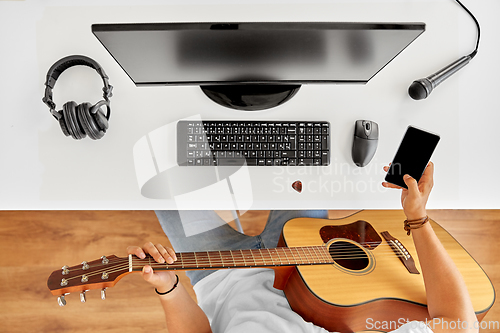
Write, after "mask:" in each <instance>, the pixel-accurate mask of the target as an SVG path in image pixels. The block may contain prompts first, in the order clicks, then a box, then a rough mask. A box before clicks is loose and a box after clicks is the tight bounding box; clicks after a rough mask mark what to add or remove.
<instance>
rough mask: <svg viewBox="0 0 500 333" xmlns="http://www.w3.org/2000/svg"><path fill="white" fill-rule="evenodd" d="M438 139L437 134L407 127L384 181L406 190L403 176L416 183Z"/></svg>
mask: <svg viewBox="0 0 500 333" xmlns="http://www.w3.org/2000/svg"><path fill="white" fill-rule="evenodd" d="M439 139H440V137H439V135H437V134H433V133H430V132H427V131H424V130H421V129H418V128H415V127H413V126H408V129H407V130H406V133H405V135H404V137H403V140H402V141H401V144H400V145H399V148H398V151H397V153H396V156H394V160H393V161H392V163H391V166H390V168H389V171H388V172H387V175H386V176H385V180H386V181H387V182H389V183H392V184H395V185H398V186H401V187H404V188H407V186H406V184H405V182H404V180H403V176H404V175H405V174H409V175H410V176H412V177H413V178H415V179H416V180H417V182H418V181H419V180H420V177H422V174H423V173H424V171H425V168H426V167H427V163H429V161H430V159H431V156H432V153H433V152H434V149H435V148H436V146H437V144H438V142H439Z"/></svg>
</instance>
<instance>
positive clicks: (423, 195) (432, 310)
mask: <svg viewBox="0 0 500 333" xmlns="http://www.w3.org/2000/svg"><path fill="white" fill-rule="evenodd" d="M384 170H385V171H387V170H388V167H385V168H384ZM433 174H434V165H433V164H432V163H429V165H428V166H427V168H426V170H425V172H424V174H423V175H422V177H421V178H420V181H419V182H418V183H417V181H416V180H415V179H414V178H412V177H410V176H408V175H405V177H404V181H405V184H406V185H407V186H408V190H407V189H402V193H401V203H402V205H403V210H404V212H405V214H406V217H407V219H408V220H416V219H420V218H423V217H425V216H427V213H426V209H425V205H426V203H427V199H428V197H429V194H430V192H431V189H432V186H433ZM383 186H385V187H390V188H400V187H398V186H395V185H392V184H389V183H383ZM411 234H412V236H413V241H414V243H415V248H416V250H417V255H418V259H419V261H420V266H421V268H422V275H423V278H424V284H425V290H426V294H427V307H428V311H429V315H430V316H431V317H432V318H433V320H434V321H433V323H431V324H430V325H429V326H430V328H431V329H432V330H433V331H434V332H435V333H446V332H464V333H465V332H467V333H476V332H478V329H474V323H475V321H476V320H477V317H476V315H475V313H474V309H473V307H472V303H471V300H470V297H469V293H468V291H467V287H466V285H465V282H464V281H463V278H462V276H461V275H460V272H459V271H458V269H457V267H456V266H455V263H454V262H453V260H452V259H451V258H450V256H449V255H448V253H447V252H446V250H445V248H444V247H443V245H442V244H441V242H440V241H439V239H438V238H437V236H436V234H435V233H434V230H433V229H432V227H431V225H430V224H429V223H426V224H424V226H423V227H421V228H419V229H412V230H411ZM444 321H447V322H448V323H451V322H454V323H455V324H458V323H460V325H463V326H460V327H461V328H462V327H464V329H461V328H460V329H459V328H456V327H458V326H456V325H448V326H452V327H455V329H453V330H452V329H446V327H447V325H437V323H442V322H444ZM459 321H460V322H459ZM464 322H465V323H466V324H464ZM433 324H435V325H433ZM465 327H467V328H465Z"/></svg>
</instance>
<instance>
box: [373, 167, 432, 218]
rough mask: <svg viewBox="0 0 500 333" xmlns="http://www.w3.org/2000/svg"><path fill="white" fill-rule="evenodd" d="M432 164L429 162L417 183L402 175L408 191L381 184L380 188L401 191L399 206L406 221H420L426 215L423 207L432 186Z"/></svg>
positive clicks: (388, 184)
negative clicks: (401, 207)
mask: <svg viewBox="0 0 500 333" xmlns="http://www.w3.org/2000/svg"><path fill="white" fill-rule="evenodd" d="M384 171H385V172H387V171H389V166H385V167H384ZM433 177H434V164H433V163H432V162H429V163H428V164H427V167H426V168H425V171H424V173H423V175H422V177H421V178H420V181H419V182H418V183H417V181H416V180H415V178H413V177H411V176H409V175H404V177H403V179H404V182H405V184H406V186H408V189H405V188H402V187H400V186H397V185H394V184H391V183H388V182H383V183H382V186H384V187H387V188H395V189H401V190H402V191H401V205H402V206H403V210H404V212H405V214H406V217H407V218H408V220H416V219H421V218H423V217H425V216H426V215H427V213H426V209H425V205H426V204H427V199H428V198H429V194H430V193H431V190H432V187H433V185H434V179H433Z"/></svg>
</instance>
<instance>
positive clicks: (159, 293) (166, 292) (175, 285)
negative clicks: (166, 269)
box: [155, 274, 179, 295]
mask: <svg viewBox="0 0 500 333" xmlns="http://www.w3.org/2000/svg"><path fill="white" fill-rule="evenodd" d="M175 277H176V278H177V281H176V282H175V284H174V286H173V287H172V289H170V290H169V291H165V292H164V293H161V292H159V291H158V289H156V288H155V291H156V293H157V294H158V295H166V294H168V293H170V292H172V290H174V289H175V288H176V287H177V284H178V283H179V276H178V275H177V274H175Z"/></svg>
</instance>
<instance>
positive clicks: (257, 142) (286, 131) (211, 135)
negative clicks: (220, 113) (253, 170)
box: [177, 120, 330, 166]
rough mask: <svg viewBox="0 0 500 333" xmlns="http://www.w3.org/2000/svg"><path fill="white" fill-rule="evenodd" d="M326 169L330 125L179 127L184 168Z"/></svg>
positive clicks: (184, 123)
mask: <svg viewBox="0 0 500 333" xmlns="http://www.w3.org/2000/svg"><path fill="white" fill-rule="evenodd" d="M245 162H246V164H247V165H249V166H273V165H280V166H288V165H290V166H301V165H311V166H324V165H328V164H329V163H330V123H329V122H326V121H228V120H224V121H217V120H210V121H189V120H181V121H179V122H178V123H177V164H179V165H180V166H238V165H243V163H245Z"/></svg>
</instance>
